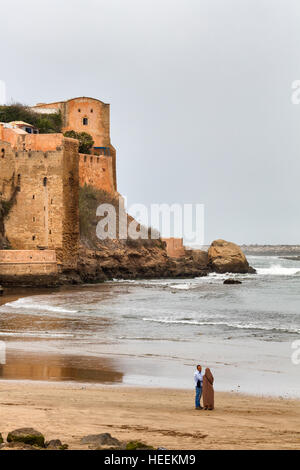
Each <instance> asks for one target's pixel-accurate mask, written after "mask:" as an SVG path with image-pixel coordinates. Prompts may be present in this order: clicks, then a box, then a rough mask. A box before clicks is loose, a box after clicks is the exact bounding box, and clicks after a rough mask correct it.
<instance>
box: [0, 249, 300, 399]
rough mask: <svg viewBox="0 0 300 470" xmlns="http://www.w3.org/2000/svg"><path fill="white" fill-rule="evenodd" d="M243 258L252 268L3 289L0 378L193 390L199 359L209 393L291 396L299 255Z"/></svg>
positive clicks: (296, 374) (299, 344) (295, 391)
mask: <svg viewBox="0 0 300 470" xmlns="http://www.w3.org/2000/svg"><path fill="white" fill-rule="evenodd" d="M248 261H249V263H250V264H251V266H253V267H254V268H256V270H257V274H244V275H242V274H234V275H233V274H224V275H222V274H210V275H209V276H207V277H199V278H195V279H153V280H143V279H141V280H132V281H128V280H122V281H120V280H112V281H109V282H105V283H101V284H93V285H90V284H85V285H81V286H71V287H62V288H58V289H49V290H47V289H45V290H42V291H41V290H28V289H27V290H26V291H20V292H11V293H9V294H8V295H6V296H5V297H3V298H2V300H1V302H2V305H1V306H0V380H23V381H27V380H30V381H32V380H36V381H65V382H80V383H82V384H84V383H89V384H93V385H94V386H99V385H101V386H106V385H113V386H116V387H123V386H128V387H134V386H142V387H149V388H151V387H159V388H173V389H174V388H180V389H191V391H192V390H193V386H194V384H193V374H194V370H195V367H196V365H197V364H201V365H202V367H203V368H204V369H205V367H210V369H211V370H212V372H213V374H214V377H215V389H216V390H219V391H227V392H236V393H245V394H254V395H269V396H278V397H282V398H295V397H296V398H299V397H300V261H297V260H288V259H281V258H279V257H276V256H248ZM229 277H230V278H235V279H238V280H240V281H241V282H242V283H241V284H236V285H224V280H225V279H226V278H229ZM0 299H1V298H0Z"/></svg>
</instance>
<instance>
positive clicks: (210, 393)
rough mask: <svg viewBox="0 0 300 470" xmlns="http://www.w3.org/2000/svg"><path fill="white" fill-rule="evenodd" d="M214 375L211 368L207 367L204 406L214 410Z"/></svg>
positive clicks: (204, 378)
mask: <svg viewBox="0 0 300 470" xmlns="http://www.w3.org/2000/svg"><path fill="white" fill-rule="evenodd" d="M213 383H214V376H213V375H212V373H211V371H210V369H209V368H208V367H207V369H205V374H204V376H203V406H204V409H205V410H213V409H214V406H215V403H214V395H215V392H214V387H213Z"/></svg>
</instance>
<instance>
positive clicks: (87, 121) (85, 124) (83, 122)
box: [82, 117, 89, 126]
mask: <svg viewBox="0 0 300 470" xmlns="http://www.w3.org/2000/svg"><path fill="white" fill-rule="evenodd" d="M88 123H89V120H88V118H87V117H85V118H83V119H82V124H83V125H84V126H87V125H88Z"/></svg>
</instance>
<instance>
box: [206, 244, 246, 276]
mask: <svg viewBox="0 0 300 470" xmlns="http://www.w3.org/2000/svg"><path fill="white" fill-rule="evenodd" d="M208 266H209V268H210V269H211V270H212V271H213V272H216V273H241V274H246V273H254V272H255V270H254V269H253V268H251V266H249V263H248V261H247V258H246V256H245V255H244V253H243V252H242V250H241V248H240V247H239V246H238V245H236V244H235V243H232V242H227V241H225V240H215V241H214V242H212V244H211V246H210V248H209V250H208Z"/></svg>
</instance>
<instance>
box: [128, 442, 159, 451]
mask: <svg viewBox="0 0 300 470" xmlns="http://www.w3.org/2000/svg"><path fill="white" fill-rule="evenodd" d="M153 449H154V447H152V446H148V445H147V444H145V443H144V442H141V441H130V442H128V443H127V444H126V450H153Z"/></svg>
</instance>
